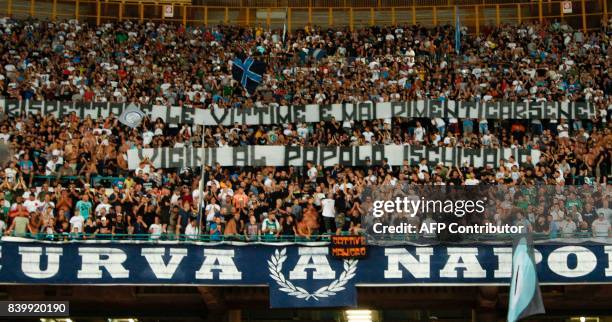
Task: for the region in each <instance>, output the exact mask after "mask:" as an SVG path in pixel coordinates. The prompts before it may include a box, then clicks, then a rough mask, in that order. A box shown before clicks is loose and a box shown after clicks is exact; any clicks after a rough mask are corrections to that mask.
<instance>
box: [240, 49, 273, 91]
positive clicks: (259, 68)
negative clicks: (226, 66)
mask: <svg viewBox="0 0 612 322" xmlns="http://www.w3.org/2000/svg"><path fill="white" fill-rule="evenodd" d="M232 62H233V64H232V78H233V79H235V80H236V81H238V82H239V83H240V85H242V87H244V89H246V90H247V92H248V93H249V95H252V94H253V93H255V90H256V89H257V86H259V84H261V82H262V80H263V74H264V73H265V71H266V64H265V63H264V62H261V61H258V60H255V59H254V58H253V57H245V56H244V55H243V54H237V55H236V58H234V60H233V61H232Z"/></svg>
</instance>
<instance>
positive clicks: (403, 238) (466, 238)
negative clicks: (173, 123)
mask: <svg viewBox="0 0 612 322" xmlns="http://www.w3.org/2000/svg"><path fill="white" fill-rule="evenodd" d="M338 235H339V236H349V235H350V234H349V232H342V233H340V234H338ZM531 235H532V237H533V239H534V240H535V241H572V242H580V241H586V240H591V239H593V240H598V241H606V240H607V241H612V238H611V237H612V236H611V237H597V238H594V237H593V234H592V233H591V232H576V233H574V234H564V235H560V234H545V233H532V234H531ZM10 236H11V237H21V238H28V239H33V240H39V241H65V242H78V241H112V242H118V241H133V242H147V243H155V242H179V243H190V242H204V243H224V242H249V243H258V242H263V243H307V242H323V243H328V242H330V239H331V236H332V234H323V235H311V236H310V237H303V236H283V235H280V236H266V235H261V236H258V237H255V238H247V237H246V236H244V235H220V236H211V235H209V234H198V235H187V234H162V235H156V236H154V235H151V234H83V233H59V234H58V233H53V234H48V233H36V234H32V233H25V234H15V233H14V232H13V233H12V234H11V235H10ZM515 237H516V234H474V235H463V236H462V238H461V239H460V240H457V241H453V242H448V241H445V242H448V243H479V242H485V243H486V242H509V243H510V242H512V240H513V239H514V238H515ZM380 241H381V240H380V239H379V240H377V243H379V242H380ZM384 241H385V242H392V243H399V244H401V243H412V244H429V243H435V242H439V241H438V240H436V239H435V238H423V237H421V236H418V235H414V234H412V235H408V234H407V235H395V236H389V237H388V238H387V239H385V240H384Z"/></svg>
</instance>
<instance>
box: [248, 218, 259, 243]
mask: <svg viewBox="0 0 612 322" xmlns="http://www.w3.org/2000/svg"><path fill="white" fill-rule="evenodd" d="M260 234H261V230H260V229H259V225H258V224H257V218H255V216H254V215H251V216H250V217H249V222H248V223H247V224H246V225H245V228H244V237H245V238H246V240H247V241H255V240H258V239H259V235H260Z"/></svg>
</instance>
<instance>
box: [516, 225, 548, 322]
mask: <svg viewBox="0 0 612 322" xmlns="http://www.w3.org/2000/svg"><path fill="white" fill-rule="evenodd" d="M541 313H545V310H544V304H543V302H542V293H540V285H539V284H538V274H537V272H536V266H535V260H534V256H533V242H532V240H531V238H528V237H525V236H521V237H520V238H519V239H518V240H516V241H515V242H514V247H513V248H512V280H511V282H510V299H509V300H508V319H507V321H508V322H515V321H518V320H520V319H522V318H525V317H528V316H532V315H536V314H541Z"/></svg>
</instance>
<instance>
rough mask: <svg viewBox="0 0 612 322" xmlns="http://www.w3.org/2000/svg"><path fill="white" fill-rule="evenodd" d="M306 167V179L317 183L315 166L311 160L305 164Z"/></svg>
mask: <svg viewBox="0 0 612 322" xmlns="http://www.w3.org/2000/svg"><path fill="white" fill-rule="evenodd" d="M306 167H307V168H308V170H307V174H308V180H310V182H312V183H317V174H318V171H317V168H316V167H315V166H314V165H313V164H312V163H311V162H308V163H307V164H306Z"/></svg>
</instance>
